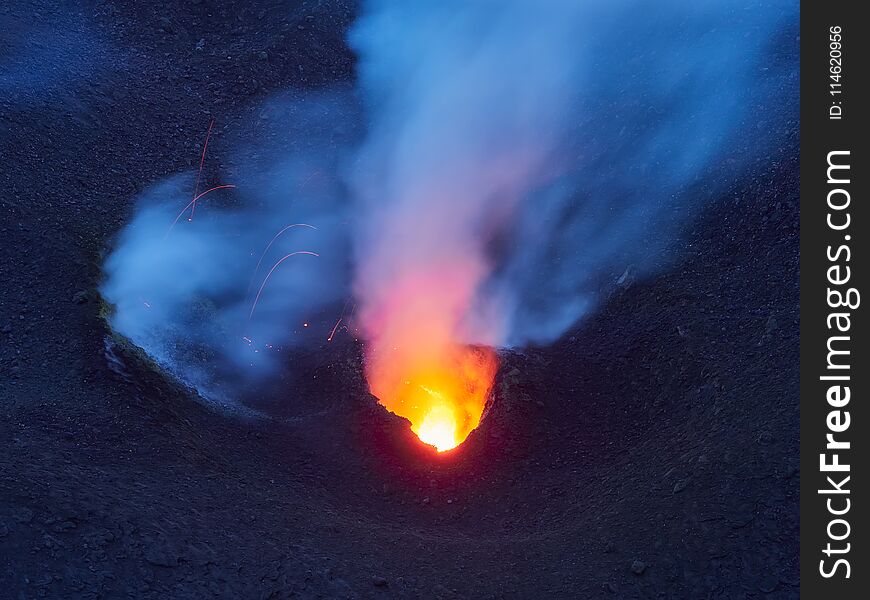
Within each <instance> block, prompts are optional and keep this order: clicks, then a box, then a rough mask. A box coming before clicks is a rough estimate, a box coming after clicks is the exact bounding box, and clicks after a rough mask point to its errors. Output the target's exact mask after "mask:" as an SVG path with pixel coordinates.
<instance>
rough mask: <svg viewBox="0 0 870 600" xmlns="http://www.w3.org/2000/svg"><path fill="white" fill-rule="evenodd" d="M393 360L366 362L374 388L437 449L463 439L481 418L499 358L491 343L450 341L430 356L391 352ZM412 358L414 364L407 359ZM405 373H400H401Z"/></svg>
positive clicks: (389, 406)
mask: <svg viewBox="0 0 870 600" xmlns="http://www.w3.org/2000/svg"><path fill="white" fill-rule="evenodd" d="M391 354H392V357H393V361H395V362H393V361H390V362H392V363H393V364H392V365H390V366H399V368H400V369H401V370H396V369H393V368H390V367H389V366H388V367H387V368H386V369H384V370H381V371H378V370H377V369H376V368H373V364H374V365H377V366H387V365H384V364H379V361H376V360H375V361H371V360H370V362H369V368H368V369H367V371H368V375H369V383H370V385H371V389H372V393H373V394H374V395H375V396H377V397H378V399H379V400H380V402H381V404H383V405H384V406H385V407H386V408H387V409H388V410H391V411H392V412H394V413H396V414H397V415H400V416H403V417H405V418H406V419H408V420H409V421H410V422H411V431H413V432H414V433H416V434H417V437H419V438H420V440H421V441H422V442H423V443H426V444H429V445H431V446H435V448H436V449H437V450H438V452H444V451H445V450H450V449H451V448H455V447H456V446H458V445H459V444H461V443H462V442H463V441H464V440H465V438H466V437H468V434H469V433H471V431H472V430H473V429H474V428H475V427H477V426H478V425H479V424H480V417H481V415H482V414H483V408H484V406H485V404H486V399H487V396H488V394H489V391H490V389H491V388H492V381H493V378H494V377H495V373H496V370H497V369H498V358H497V357H496V354H495V352H494V351H492V350H491V349H489V348H479V347H476V348H472V347H466V346H459V345H454V346H451V348H450V349H449V351H446V352H444V353H443V354H442V355H441V356H439V357H437V359H436V360H433V361H432V362H429V361H426V360H423V361H420V362H417V361H415V360H413V358H414V357H413V355H412V357H411V358H412V360H411V361H407V364H405V365H401V366H400V365H397V364H396V363H397V362H398V363H403V362H406V361H405V360H403V358H404V359H407V355H405V356H404V357H403V356H401V354H400V352H399V351H397V352H394V353H391ZM411 363H416V364H411ZM401 373H404V377H401V378H399V375H400V374H401Z"/></svg>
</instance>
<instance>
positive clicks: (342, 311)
mask: <svg viewBox="0 0 870 600" xmlns="http://www.w3.org/2000/svg"><path fill="white" fill-rule="evenodd" d="M348 304H350V298H348V299H347V300H345V301H344V306H342V307H341V314H340V315H338V321H336V322H335V326H334V327H333V328H332V332H330V334H329V337H328V338H326V341H327V342H331V341H332V338H334V337H335V332H336V331H338V326H339V325H341V321H342V320H343V319H344V313H345V311H346V310H347V305H348ZM353 310H356V302H354V304H353ZM351 314H353V312H351ZM345 329H347V327H345Z"/></svg>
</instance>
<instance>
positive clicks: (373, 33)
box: [103, 0, 797, 449]
mask: <svg viewBox="0 0 870 600" xmlns="http://www.w3.org/2000/svg"><path fill="white" fill-rule="evenodd" d="M796 26H797V15H796V6H794V3H793V2H790V1H786V0H774V1H772V2H768V3H765V4H757V3H747V4H745V5H743V4H742V3H739V2H738V3H735V2H733V1H725V0H706V1H705V0H702V1H700V2H676V1H656V2H653V1H646V0H621V1H607V2H604V1H600V2H573V1H564V2H558V1H553V2H532V1H531V0H512V1H505V2H493V3H484V2H480V3H461V4H460V3H451V2H422V3H407V2H402V1H400V0H377V1H371V2H367V3H365V9H364V11H363V15H362V16H361V17H360V19H359V20H358V22H357V23H356V25H355V26H354V27H353V29H352V31H351V33H350V35H349V42H350V44H351V46H352V48H353V49H354V50H355V51H356V52H357V54H358V56H359V65H358V81H357V89H356V90H355V91H354V92H349V91H346V90H345V91H341V92H337V91H335V90H331V91H323V92H321V93H319V94H317V95H313V96H304V97H297V98H296V99H295V100H294V101H293V102H289V103H285V104H284V105H283V106H285V110H283V113H282V114H283V115H284V117H282V118H278V119H276V122H275V124H276V125H277V126H283V127H284V128H285V129H286V131H285V135H284V137H285V138H286V139H288V140H290V139H292V140H293V142H292V143H291V147H289V148H282V149H280V150H276V151H274V152H269V153H268V154H269V155H270V156H277V157H278V158H277V159H274V160H272V161H271V162H270V163H269V164H265V165H264V164H248V165H245V167H246V168H245V169H242V170H240V172H241V173H247V175H245V176H244V177H242V178H241V179H240V180H234V181H233V182H232V183H234V184H236V185H237V186H238V187H237V189H236V190H233V191H232V192H231V194H232V196H231V197H232V199H233V202H232V205H231V206H228V207H225V208H218V206H219V203H218V204H215V205H214V206H210V207H205V206H201V207H200V208H198V209H197V217H196V220H195V221H194V222H192V223H188V222H186V221H185V220H182V221H181V222H180V223H179V225H178V227H176V229H175V230H174V231H173V232H172V234H171V236H169V237H168V238H167V237H165V236H164V234H165V228H166V226H167V224H168V223H167V219H168V220H169V221H171V219H172V216H173V213H174V212H177V211H178V210H179V208H180V207H183V206H184V205H185V204H186V203H187V202H188V201H189V188H190V187H191V186H192V183H191V182H190V181H188V179H190V178H188V179H183V178H180V179H177V180H172V181H170V182H168V183H165V184H162V185H160V186H157V187H156V188H154V189H153V190H152V191H151V192H150V193H149V194H148V195H146V196H145V197H143V198H142V209H141V210H140V212H139V213H138V215H137V216H136V218H135V219H134V220H133V222H132V223H131V224H130V226H129V227H128V228H127V230H125V232H124V233H123V234H122V236H121V238H120V240H119V244H118V247H117V248H116V250H115V252H114V253H113V255H112V256H111V257H110V258H109V260H108V261H107V263H106V273H107V279H106V283H105V285H104V287H103V292H104V295H105V297H106V298H107V299H108V300H109V301H110V302H111V303H113V304H114V305H115V308H116V311H115V315H114V317H113V320H112V324H113V326H114V327H115V328H116V329H117V330H118V331H119V332H121V333H122V334H124V335H126V336H128V337H129V338H131V339H132V340H133V341H134V342H136V343H137V344H139V345H140V346H142V347H143V348H144V349H145V350H146V351H148V352H149V353H150V354H151V355H152V356H154V357H155V358H157V359H158V360H159V361H160V362H162V363H163V364H164V365H166V366H167V367H168V368H170V369H171V370H172V371H173V372H175V373H177V374H178V375H179V376H181V377H183V378H185V379H187V380H188V381H190V382H192V383H194V384H195V385H197V386H198V387H199V388H200V389H202V390H205V391H206V392H208V391H209V386H210V385H211V384H213V383H214V381H215V379H216V377H217V375H216V374H215V373H214V371H213V370H203V367H202V365H203V364H210V365H215V364H219V365H221V366H222V367H221V369H220V371H221V372H222V373H231V376H229V377H226V379H228V380H233V381H236V380H240V381H244V382H246V385H249V384H250V382H251V381H252V379H251V377H250V376H249V374H250V373H256V374H257V375H258V376H259V375H260V374H262V373H268V372H269V368H268V367H269V365H272V364H275V360H274V356H273V355H274V352H272V351H271V349H269V348H267V346H265V345H263V344H265V343H266V342H268V343H269V344H271V345H272V346H273V347H274V346H279V345H284V346H293V345H294V344H298V343H300V341H301V340H302V337H301V336H300V334H299V327H300V323H302V322H303V321H306V320H313V319H314V318H315V316H316V315H323V314H327V313H329V310H325V309H327V308H330V307H334V306H338V309H340V308H341V306H342V305H343V304H342V303H343V301H344V300H345V299H346V298H347V297H349V296H350V297H352V298H353V301H354V302H356V303H357V305H358V308H357V310H356V312H355V314H354V320H355V324H356V325H357V326H358V327H359V331H360V333H361V336H362V340H363V342H364V343H365V345H366V356H367V376H368V378H369V382H370V385H371V387H372V391H373V393H374V394H375V395H377V396H378V397H379V398H380V399H381V401H382V402H383V403H384V404H385V405H386V406H387V407H388V408H390V409H391V410H394V411H395V412H398V413H399V414H405V415H406V416H409V418H410V420H411V421H412V424H413V426H414V428H415V431H417V432H418V434H420V435H421V437H422V438H423V439H424V440H427V438H428V440H427V441H431V442H432V443H435V444H436V445H438V446H439V448H442V449H444V448H447V447H450V446H451V440H452V441H453V442H456V443H458V441H461V440H462V439H464V437H465V435H467V433H468V431H470V430H471V429H472V428H474V427H475V426H476V425H477V423H478V421H479V418H480V410H481V408H482V406H483V402H484V400H485V396H486V393H487V390H488V387H489V385H490V383H491V381H492V377H493V376H494V372H495V369H496V367H497V359H496V358H495V354H494V352H493V351H492V349H491V348H498V347H503V346H506V345H509V346H522V345H527V344H530V343H537V344H543V343H548V342H551V341H553V340H555V339H556V338H558V337H559V336H561V335H562V334H563V333H565V331H566V330H567V329H568V328H570V327H572V326H574V325H575V324H576V323H577V322H578V321H579V320H580V319H582V317H583V316H584V315H585V314H586V313H587V312H588V311H589V310H591V309H592V308H593V307H594V306H595V303H596V301H597V299H598V296H599V293H600V291H601V289H602V286H603V285H605V284H606V283H608V282H612V281H614V280H615V279H616V278H617V277H618V276H619V274H620V273H622V272H624V271H625V270H626V268H628V267H631V268H633V269H634V270H635V272H637V273H638V274H640V275H642V276H643V275H650V274H652V273H654V271H655V270H656V269H658V268H661V267H662V265H666V264H667V263H668V262H669V261H670V260H672V257H673V256H674V252H673V244H674V241H675V240H676V239H678V238H679V235H680V232H681V229H682V228H683V227H684V225H685V224H686V223H688V222H690V221H691V220H692V219H695V218H696V217H697V215H698V213H699V212H700V211H701V210H703V209H704V207H705V206H708V205H709V203H710V202H712V201H715V200H716V199H717V197H719V195H721V194H722V193H723V192H724V191H725V190H726V189H727V187H728V186H729V185H731V184H732V182H733V181H734V180H735V178H736V177H738V176H740V175H741V174H743V173H745V172H746V170H747V168H749V167H751V166H752V164H753V163H754V162H755V161H757V160H760V159H763V158H764V157H765V155H766V154H767V153H769V152H772V151H773V150H774V149H775V148H776V144H777V143H779V142H780V141H781V140H782V139H783V138H784V135H785V132H786V131H787V130H788V128H789V125H788V120H789V119H791V118H793V117H794V116H795V114H796V77H797V56H796V51H795V50H794V46H795V42H794V36H795V34H796ZM783 48H785V49H786V50H785V51H783ZM287 106H289V107H290V108H286V107H287ZM273 150H274V149H273ZM262 154H266V153H265V152H264V153H262ZM312 173H315V174H316V178H317V182H318V183H317V185H316V186H314V187H309V188H306V186H305V182H306V181H308V180H309V178H310V177H311V176H312ZM170 207H171V208H170ZM299 222H305V223H309V224H311V225H313V226H315V227H316V230H306V231H295V232H293V235H292V237H290V236H288V238H287V239H283V238H282V240H281V242H280V244H277V246H279V247H273V248H272V249H271V250H270V252H271V253H270V254H269V256H268V257H267V258H266V260H265V261H264V262H263V265H264V266H266V267H272V265H273V264H275V263H276V261H278V260H279V259H280V258H281V257H282V256H284V255H285V254H288V253H290V252H292V251H298V250H306V251H311V252H315V253H317V254H318V255H319V256H318V257H316V258H315V257H312V256H301V257H294V258H299V259H300V260H294V261H292V262H291V261H288V263H287V264H282V265H281V266H280V267H279V270H278V271H277V273H276V275H274V276H273V280H271V281H269V283H268V287H266V288H265V289H266V291H267V292H268V294H267V296H265V298H261V299H260V304H259V306H258V307H257V309H256V313H255V315H254V317H255V318H253V319H249V318H248V316H249V312H250V309H251V296H250V291H249V287H250V281H251V279H252V273H253V271H254V269H255V265H256V263H257V262H258V259H260V258H261V253H262V250H263V248H264V247H265V246H266V245H267V243H268V242H269V240H270V239H272V238H273V236H274V235H275V233H276V232H278V231H279V230H281V228H282V227H284V226H286V225H288V224H291V223H299ZM301 259H306V260H301ZM307 259H311V260H307ZM265 270H267V269H265V268H263V269H262V270H260V272H259V273H258V276H255V277H254V279H255V284H254V286H255V288H256V287H258V286H259V285H260V284H261V283H262V277H263V276H264V275H265V273H264V272H263V271H265ZM143 299H145V300H147V302H148V303H149V305H150V307H151V308H146V307H145V306H144V305H143ZM197 307H199V308H197ZM338 309H336V310H338ZM197 310H199V311H200V312H199V313H197ZM330 310H331V308H330ZM149 311H150V312H149ZM342 314H343V313H342ZM333 320H334V319H333ZM326 321H329V318H327V317H324V322H325V325H324V326H325V328H326V332H327V333H328V330H329V325H330V324H331V323H326ZM323 337H324V338H325V337H326V336H325V335H324V336H323ZM243 338H244V339H246V340H253V345H252V344H250V343H248V342H246V341H243ZM192 346H196V348H198V349H200V350H201V351H202V352H205V353H207V354H208V356H209V359H208V360H205V361H203V360H199V361H197V360H195V359H194V358H195V357H194V358H192V355H196V354H197V352H194V351H192V349H191V347H192ZM254 346H256V348H254ZM255 350H258V352H255ZM264 357H271V359H270V358H264ZM223 365H229V366H230V367H231V368H229V369H224V368H223ZM252 365H253V369H252ZM258 367H259V368H258ZM427 419H428V420H427ZM427 423H428V424H427ZM445 440H446V441H445ZM452 445H455V443H452Z"/></svg>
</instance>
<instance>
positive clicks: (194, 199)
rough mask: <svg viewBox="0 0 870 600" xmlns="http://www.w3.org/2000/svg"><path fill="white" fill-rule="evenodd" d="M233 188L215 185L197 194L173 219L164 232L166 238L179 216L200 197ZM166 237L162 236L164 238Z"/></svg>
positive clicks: (231, 185)
mask: <svg viewBox="0 0 870 600" xmlns="http://www.w3.org/2000/svg"><path fill="white" fill-rule="evenodd" d="M234 187H236V186H234V185H233V184H231V183H225V184H222V185H216V186H214V187H213V188H209V189H207V190H206V191H204V192H202V193H201V194H198V195H196V196H194V198H193V200H191V201H190V202H188V203H187V206H185V207H184V208H183V209H182V210H181V212H180V213H178V216H176V217H175V220H174V221H173V222H172V225H170V226H169V230H168V231H167V232H166V236H168V235H169V234H170V233H171V232H172V229H173V227H175V224H176V223H178V219H180V218H181V215H183V214H184V213H186V212H187V209H188V208H190V207H192V206H194V204H196V201H197V200H199V199H200V198H202V197H203V196H205V195H206V194H208V193H210V192H213V191H215V190H225V189H228V188H234ZM189 220H190V219H189V218H188V221H189ZM166 236H164V237H166Z"/></svg>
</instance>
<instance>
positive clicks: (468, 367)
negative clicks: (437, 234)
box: [358, 235, 498, 452]
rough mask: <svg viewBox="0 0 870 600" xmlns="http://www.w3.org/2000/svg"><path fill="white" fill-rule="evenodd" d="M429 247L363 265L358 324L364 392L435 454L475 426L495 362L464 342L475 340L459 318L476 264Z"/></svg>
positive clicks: (491, 354) (456, 252)
mask: <svg viewBox="0 0 870 600" xmlns="http://www.w3.org/2000/svg"><path fill="white" fill-rule="evenodd" d="M417 237H420V236H419V235H418V236H417ZM433 248H434V249H433V252H432V254H431V255H429V256H426V257H424V256H422V255H419V254H418V255H417V256H416V257H414V258H415V260H413V261H409V260H407V259H408V258H409V257H408V253H407V252H404V253H403V252H389V251H387V252H385V253H384V254H383V255H381V258H382V260H383V262H381V261H372V262H368V263H366V264H364V265H363V266H364V267H365V268H364V269H363V272H362V275H363V277H361V279H360V280H358V284H361V285H359V288H358V290H359V291H360V292H363V293H362V294H361V296H363V298H364V301H363V302H362V303H361V304H360V314H359V323H360V326H361V327H360V328H361V330H362V333H363V336H364V338H365V340H366V364H365V370H366V379H367V380H368V382H369V388H370V389H371V392H372V394H374V395H375V396H377V398H378V400H379V401H380V403H381V404H382V405H383V406H384V407H385V408H386V409H387V410H390V411H392V412H394V413H395V414H397V415H399V416H402V417H405V418H406V419H408V420H409V421H410V422H411V430H412V431H413V432H414V433H416V434H417V436H418V437H419V438H420V440H422V441H423V442H424V443H426V444H430V445H432V446H435V448H436V449H437V450H438V451H439V452H443V451H445V450H449V449H451V448H455V447H456V446H458V445H459V444H461V443H462V442H463V441H464V440H465V438H466V437H468V434H469V433H471V431H472V430H473V429H474V428H475V427H477V426H478V424H479V423H480V418H481V416H482V414H483V409H484V406H485V405H486V400H487V397H488V395H489V392H490V390H491V389H492V383H493V379H494V378H495V374H496V371H497V370H498V357H497V356H496V353H495V351H494V350H493V349H492V348H490V347H488V346H483V345H470V344H467V343H465V340H468V339H473V338H474V337H475V336H473V335H471V334H470V332H469V331H468V330H467V329H466V323H465V320H464V318H463V317H464V315H466V314H467V313H468V310H469V308H468V307H470V306H471V305H472V303H473V298H474V294H475V288H476V286H477V285H478V282H479V281H480V279H481V275H482V273H484V272H485V269H484V266H483V265H482V262H478V261H476V260H474V254H473V253H471V252H464V251H462V249H460V248H450V247H447V248H444V247H443V246H437V245H436V246H434V247H433ZM386 250H389V248H387V249H386ZM385 274H389V275H392V276H385Z"/></svg>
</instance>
